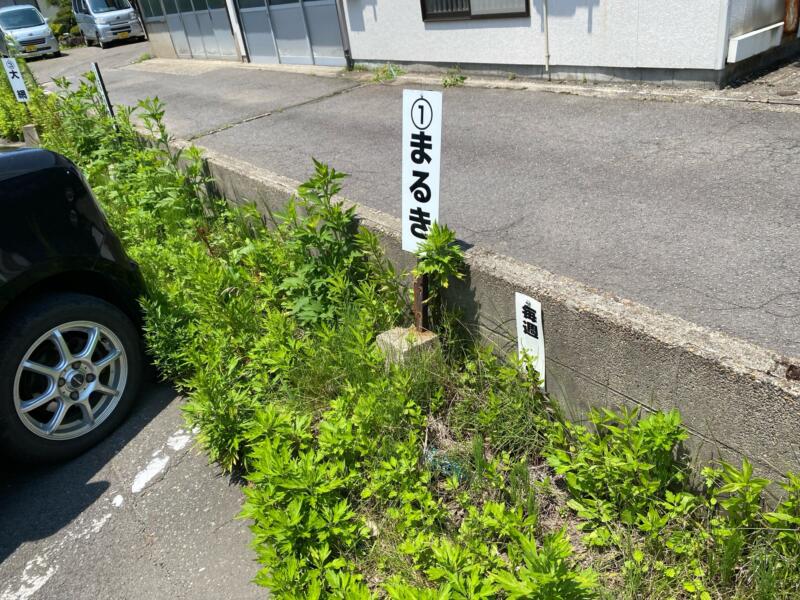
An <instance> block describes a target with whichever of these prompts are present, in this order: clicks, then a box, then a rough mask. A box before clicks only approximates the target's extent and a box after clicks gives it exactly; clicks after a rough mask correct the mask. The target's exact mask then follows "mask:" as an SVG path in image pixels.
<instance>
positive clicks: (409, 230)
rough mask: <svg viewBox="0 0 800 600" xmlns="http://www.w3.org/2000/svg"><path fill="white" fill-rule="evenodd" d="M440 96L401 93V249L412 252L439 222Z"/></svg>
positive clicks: (414, 92)
mask: <svg viewBox="0 0 800 600" xmlns="http://www.w3.org/2000/svg"><path fill="white" fill-rule="evenodd" d="M441 142H442V93H441V92H422V91H418V90H403V177H402V179H403V202H402V210H403V218H402V220H403V250H405V251H407V252H414V251H415V250H416V249H417V246H418V245H419V244H420V243H421V242H422V241H424V240H425V239H426V238H427V237H428V231H429V230H430V226H431V225H432V224H433V223H434V222H436V221H438V220H439V157H440V156H441V149H442V148H441V147H442V144H441Z"/></svg>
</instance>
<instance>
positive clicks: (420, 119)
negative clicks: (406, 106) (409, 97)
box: [411, 98, 433, 131]
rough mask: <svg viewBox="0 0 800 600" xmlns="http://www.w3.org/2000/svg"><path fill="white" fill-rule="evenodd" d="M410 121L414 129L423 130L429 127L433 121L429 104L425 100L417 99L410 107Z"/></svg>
mask: <svg viewBox="0 0 800 600" xmlns="http://www.w3.org/2000/svg"><path fill="white" fill-rule="evenodd" d="M411 120H412V121H413V123H414V127H416V128H417V129H421V130H423V131H424V130H425V129H427V128H428V127H430V126H431V121H432V120H433V109H432V108H431V103H430V102H428V101H427V100H426V99H425V98H419V99H418V100H416V101H415V102H414V104H413V105H412V106H411Z"/></svg>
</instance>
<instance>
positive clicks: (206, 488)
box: [0, 383, 268, 600]
mask: <svg viewBox="0 0 800 600" xmlns="http://www.w3.org/2000/svg"><path fill="white" fill-rule="evenodd" d="M180 405H181V399H180V398H179V397H177V396H176V395H175V392H174V391H173V390H172V389H171V388H170V387H169V386H166V385H163V384H155V383H149V384H148V385H147V386H146V387H145V390H144V392H143V393H142V394H141V398H140V401H139V402H138V404H137V405H136V407H135V409H134V412H133V414H132V415H131V417H130V418H129V419H128V420H127V421H126V422H125V423H124V425H123V426H122V427H121V428H120V429H118V430H117V431H116V432H115V433H114V434H113V435H112V436H111V437H110V438H108V439H106V440H105V441H104V442H102V443H101V444H100V445H98V446H96V447H95V448H93V449H92V450H90V451H89V452H87V453H86V454H84V455H83V456H81V457H79V458H77V459H75V460H73V461H70V462H68V463H66V464H61V465H55V466H50V467H41V468H37V469H33V470H31V469H22V468H16V469H15V468H14V467H12V466H11V465H10V461H9V459H8V458H4V460H3V465H4V466H3V467H2V470H0V482H2V483H0V600H27V599H29V598H30V599H34V600H40V599H41V600H45V599H52V600H67V599H69V600H92V599H100V598H108V599H114V600H128V599H130V600H142V599H144V598H146V599H147V600H189V599H191V600H196V599H208V600H220V599H229V600H248V599H251V598H253V599H255V598H266V597H267V596H268V594H267V591H266V590H264V589H262V588H259V587H257V586H256V585H255V584H253V583H251V582H250V580H251V579H252V578H253V577H254V576H255V574H256V572H257V569H258V565H257V564H256V563H255V562H254V554H253V552H252V551H251V550H250V549H249V543H250V532H249V531H248V530H247V524H246V523H245V522H243V521H241V520H238V519H237V518H236V516H237V514H238V513H239V511H240V510H241V503H242V493H241V490H240V488H239V487H238V486H237V485H236V484H234V483H231V482H230V481H229V479H228V478H227V477H226V476H224V475H223V474H221V473H219V472H218V470H217V469H216V467H214V466H211V465H209V464H208V462H207V459H206V457H205V455H204V454H202V452H201V451H200V450H199V449H198V448H197V447H196V446H195V442H194V436H193V435H192V432H190V431H187V429H186V427H185V426H184V422H183V417H182V415H181V412H180Z"/></svg>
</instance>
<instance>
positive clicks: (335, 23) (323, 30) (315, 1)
mask: <svg viewBox="0 0 800 600" xmlns="http://www.w3.org/2000/svg"><path fill="white" fill-rule="evenodd" d="M301 4H302V5H303V12H304V14H305V19H306V26H307V27H308V35H309V39H310V41H311V51H312V53H313V55H314V64H315V65H331V66H335V67H343V66H344V65H345V64H346V62H345V58H344V50H343V49H342V34H341V32H340V31H339V17H338V14H337V12H336V0H301Z"/></svg>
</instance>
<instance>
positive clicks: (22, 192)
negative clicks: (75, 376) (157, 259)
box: [0, 149, 144, 318]
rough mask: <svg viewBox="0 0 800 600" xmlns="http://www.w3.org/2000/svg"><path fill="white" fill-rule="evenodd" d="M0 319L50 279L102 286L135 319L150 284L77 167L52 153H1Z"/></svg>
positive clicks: (71, 286)
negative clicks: (144, 280)
mask: <svg viewBox="0 0 800 600" xmlns="http://www.w3.org/2000/svg"><path fill="white" fill-rule="evenodd" d="M0 210H1V211H2V214H3V219H2V220H0V318H2V315H3V311H4V310H5V309H7V308H8V307H9V306H11V305H12V304H13V303H14V302H15V300H16V299H17V298H19V297H20V296H22V295H24V294H25V293H26V292H27V291H28V290H33V289H37V287H38V286H40V285H42V284H46V283H47V282H50V281H57V282H58V284H59V286H60V287H67V288H69V289H72V290H80V289H81V285H82V283H84V284H85V285H86V286H87V287H88V285H89V283H91V286H92V287H96V286H97V285H98V284H100V285H101V286H103V287H104V288H105V289H104V290H103V293H104V294H105V295H106V296H108V297H110V298H113V299H115V301H116V303H117V304H123V306H120V308H122V309H123V310H125V312H127V313H129V314H131V316H134V317H135V316H136V314H137V313H138V309H137V305H136V302H137V299H138V297H139V296H140V295H141V293H142V291H143V289H144V286H143V283H142V279H141V275H140V274H139V270H138V268H137V266H136V265H135V263H133V262H132V261H131V260H130V259H129V258H128V256H127V255H126V254H125V251H124V249H123V248H122V244H121V243H120V241H119V239H118V238H117V236H116V235H115V234H114V232H113V231H112V230H111V228H110V227H109V225H108V223H107V221H106V218H105V216H104V214H103V212H102V210H101V209H100V207H99V206H98V204H97V202H96V200H95V199H94V197H93V195H92V193H91V190H90V189H89V187H88V185H87V184H86V182H85V180H84V179H83V176H82V175H81V174H80V172H79V171H78V169H77V167H76V166H75V165H74V164H72V163H71V162H70V161H69V160H67V159H66V158H64V157H63V156H60V155H58V154H56V153H54V152H49V151H47V150H33V149H25V150H15V151H12V152H6V153H0Z"/></svg>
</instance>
